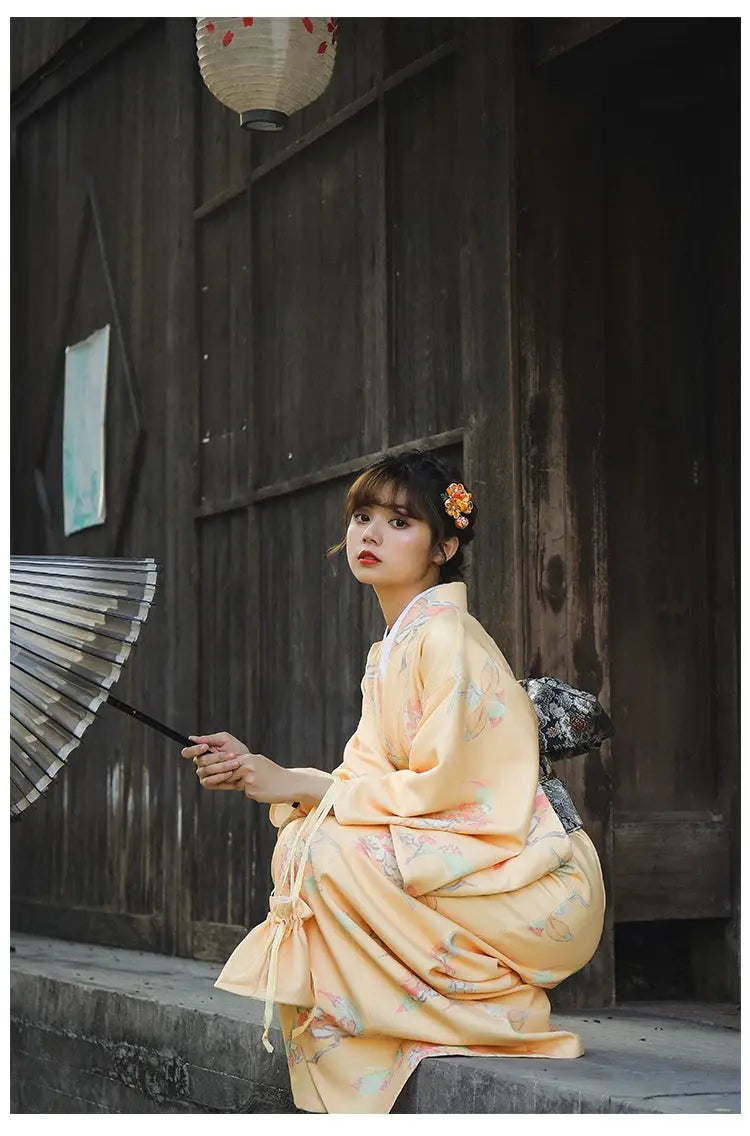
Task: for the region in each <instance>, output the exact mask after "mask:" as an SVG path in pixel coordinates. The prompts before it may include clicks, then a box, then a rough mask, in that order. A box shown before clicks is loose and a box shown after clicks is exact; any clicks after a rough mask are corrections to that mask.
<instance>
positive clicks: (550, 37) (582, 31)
mask: <svg viewBox="0 0 750 1136" xmlns="http://www.w3.org/2000/svg"><path fill="white" fill-rule="evenodd" d="M529 23H530V24H531V26H532V44H533V51H534V61H535V63H536V64H537V66H541V65H542V64H544V63H549V62H550V61H551V60H552V59H557V58H559V56H561V55H565V54H566V53H567V52H568V51H572V50H573V48H575V47H579V46H580V44H582V43H586V42H587V40H590V39H593V38H594V36H598V35H601V33H602V32H605V31H607V30H608V29H609V28H611V27H613V26H614V25H615V24H621V23H622V17H617V18H609V17H603V18H601V19H578V18H562V17H545V18H544V19H540V18H537V19H532V20H530V21H529Z"/></svg>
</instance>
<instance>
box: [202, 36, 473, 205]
mask: <svg viewBox="0 0 750 1136" xmlns="http://www.w3.org/2000/svg"><path fill="white" fill-rule="evenodd" d="M455 51H456V41H455V40H450V41H449V42H448V43H442V44H441V45H440V46H439V47H436V48H435V49H434V51H429V52H428V53H427V54H426V55H423V56H421V57H420V58H419V59H415V60H414V61H413V62H412V63H409V64H408V66H406V67H402V68H401V69H400V70H399V71H395V72H394V73H393V74H392V75H389V76H388V77H387V78H385V79H382V80H379V81H378V82H376V83H375V85H374V86H373V87H371V88H370V90H369V91H366V92H365V93H364V94H363V95H360V96H359V98H357V99H354V100H353V101H352V102H350V103H347V105H346V106H343V107H342V108H341V109H340V110H338V111H336V113H335V114H332V115H331V116H330V117H329V118H326V119H324V120H323V121H322V122H319V123H317V124H316V125H315V126H313V127H312V128H311V129H310V130H308V131H307V132H306V133H305V134H302V135H300V137H299V138H295V140H294V141H293V142H290V144H289V145H288V146H286V147H285V148H284V149H283V150H279V151H278V153H276V154H274V155H273V156H272V157H270V158H268V160H267V161H265V162H261V163H260V164H259V165H257V166H256V167H255V168H254V169H253V171H252V173H251V174H250V176H249V177H248V178H244V179H243V180H242V181H238V182H236V183H235V184H234V185H232V186H228V187H227V188H226V189H223V190H222V191H221V193H217V194H216V196H215V197H212V198H210V199H209V200H208V201H204V202H203V203H202V204H201V205H199V206H198V207H197V208H196V210H195V213H194V218H195V220H196V221H202V220H203V218H204V217H209V216H210V215H211V214H212V213H215V212H216V210H217V209H221V207H222V206H223V205H226V204H227V202H229V201H233V200H234V199H235V198H236V197H239V196H240V195H241V194H243V193H244V192H245V191H246V189H247V187H248V185H249V184H250V183H251V182H257V181H260V179H261V178H263V177H265V176H266V174H269V173H271V171H272V170H275V169H278V167H279V166H281V165H283V164H284V163H285V162H288V161H289V160H290V159H291V158H294V157H296V155H297V154H299V153H301V152H302V151H303V150H306V149H307V147H308V146H311V145H312V144H313V142H318V141H319V140H320V139H321V138H324V137H325V135H326V134H330V133H331V131H332V130H335V129H336V127H337V126H341V125H342V124H343V123H344V122H348V121H349V120H350V119H352V118H354V117H355V115H358V114H360V113H361V112H362V111H363V110H365V109H366V108H367V107H369V106H372V104H373V103H374V102H376V101H377V100H378V99H380V100H381V101H382V95H383V93H384V92H386V91H393V90H395V88H396V87H399V86H400V85H401V84H402V83H405V82H406V81H407V80H408V79H413V78H414V76H415V75H419V74H420V73H421V72H422V71H425V70H426V69H427V68H428V67H432V66H433V65H434V64H435V63H439V62H440V61H441V60H442V59H446V58H447V57H448V56H449V55H453V54H454V53H455ZM237 129H238V130H239V129H241V127H240V126H239V124H238V127H237Z"/></svg>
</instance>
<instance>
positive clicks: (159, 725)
mask: <svg viewBox="0 0 750 1136" xmlns="http://www.w3.org/2000/svg"><path fill="white" fill-rule="evenodd" d="M107 703H108V705H109V706H114V708H115V709H116V710H122V712H123V714H129V715H130V717H131V718H137V719H138V721H139V722H143V723H144V725H146V726H150V727H151V728H152V730H158V731H159V733H160V734H165V735H166V736H167V737H168V738H171V739H172V741H173V742H179V743H180V744H181V745H183V746H191V745H194V744H195V743H194V742H192V741H191V740H190V738H188V737H186V736H185V735H184V734H178V733H177V731H176V730H171V729H170V728H169V726H165V725H164V724H163V722H157V721H156V718H150V717H149V715H148V714H144V713H143V711H142V710H136V709H135V707H134V706H128V704H127V702H121V701H120V699H119V698H115V696H114V694H110V695H109V696H108V697H107Z"/></svg>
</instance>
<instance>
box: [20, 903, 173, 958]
mask: <svg viewBox="0 0 750 1136" xmlns="http://www.w3.org/2000/svg"><path fill="white" fill-rule="evenodd" d="M11 926H12V927H13V929H14V930H15V931H25V932H26V933H27V934H29V935H53V936H55V937H56V938H59V939H72V940H74V941H76V942H83V943H101V944H103V945H105V946H112V947H124V948H125V949H126V950H131V951H160V950H161V949H162V934H163V929H162V921H161V918H160V917H159V916H158V915H133V914H131V913H129V912H125V911H117V912H115V911H103V910H101V909H100V908H94V907H75V906H73V905H71V904H70V903H67V902H66V903H64V904H50V903H35V902H32V901H30V900H26V899H14V900H13V901H12V902H11Z"/></svg>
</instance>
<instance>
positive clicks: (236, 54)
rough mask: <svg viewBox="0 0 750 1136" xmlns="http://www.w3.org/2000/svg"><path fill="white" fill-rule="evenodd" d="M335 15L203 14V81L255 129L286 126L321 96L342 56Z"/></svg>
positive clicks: (199, 23) (199, 36)
mask: <svg viewBox="0 0 750 1136" xmlns="http://www.w3.org/2000/svg"><path fill="white" fill-rule="evenodd" d="M336 39H337V22H336V19H335V18H334V17H333V16H328V17H322V18H313V17H311V16H283V17H275V16H274V17H262V16H258V17H252V16H237V17H219V16H216V17H214V16H199V17H198V19H197V20H196V31H195V40H196V46H197V49H198V63H199V65H200V70H201V75H202V77H203V81H204V83H205V84H206V86H207V87H208V89H209V91H210V92H211V94H212V95H214V97H215V98H217V99H218V100H219V102H220V103H223V104H224V106H228V107H230V108H231V110H234V111H236V112H237V113H238V114H239V116H240V125H241V126H244V127H246V128H248V129H251V130H283V129H284V127H285V125H286V122H287V119H288V117H289V115H290V114H294V112H295V111H298V110H301V108H302V107H304V106H308V105H309V104H310V103H311V102H314V101H315V99H317V98H320V96H321V95H322V94H323V91H325V89H326V87H327V86H328V84H329V83H330V81H331V75H332V74H333V65H334V62H335V60H336Z"/></svg>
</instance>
